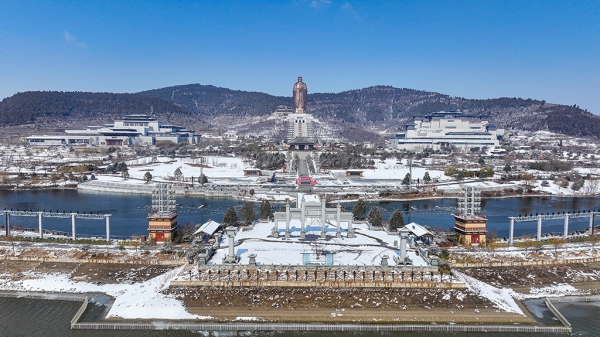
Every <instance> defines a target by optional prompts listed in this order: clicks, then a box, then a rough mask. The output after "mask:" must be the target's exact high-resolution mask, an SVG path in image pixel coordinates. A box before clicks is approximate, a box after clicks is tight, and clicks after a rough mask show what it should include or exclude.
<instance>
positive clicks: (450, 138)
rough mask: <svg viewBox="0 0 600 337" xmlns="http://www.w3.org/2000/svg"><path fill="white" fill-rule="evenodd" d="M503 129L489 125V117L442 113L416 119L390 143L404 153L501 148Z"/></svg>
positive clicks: (449, 112) (455, 112)
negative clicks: (460, 148) (429, 149)
mask: <svg viewBox="0 0 600 337" xmlns="http://www.w3.org/2000/svg"><path fill="white" fill-rule="evenodd" d="M503 135H504V129H498V128H497V127H496V126H495V125H492V124H489V120H488V117H487V116H470V115H465V114H463V113H462V112H458V111H440V112H434V113H432V114H431V115H427V116H415V117H414V119H413V121H412V122H410V123H408V124H406V125H405V126H404V130H403V132H400V133H398V134H396V138H394V139H391V140H390V145H391V147H392V148H396V149H400V150H402V149H404V150H410V151H413V150H422V149H425V148H433V149H436V150H437V149H440V148H444V147H452V146H455V147H463V148H471V147H483V146H488V147H491V146H498V145H500V140H501V139H502V136H503Z"/></svg>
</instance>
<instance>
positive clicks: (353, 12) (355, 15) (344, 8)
mask: <svg viewBox="0 0 600 337" xmlns="http://www.w3.org/2000/svg"><path fill="white" fill-rule="evenodd" d="M340 8H341V9H342V11H344V12H346V13H347V14H348V15H350V16H351V17H352V18H354V20H356V21H358V22H362V18H361V17H360V15H358V12H357V11H356V10H355V9H354V7H352V5H351V4H349V3H347V2H346V3H345V4H343V5H341V6H340Z"/></svg>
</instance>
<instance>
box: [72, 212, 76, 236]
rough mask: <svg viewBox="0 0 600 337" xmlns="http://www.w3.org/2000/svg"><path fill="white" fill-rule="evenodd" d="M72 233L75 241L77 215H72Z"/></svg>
mask: <svg viewBox="0 0 600 337" xmlns="http://www.w3.org/2000/svg"><path fill="white" fill-rule="evenodd" d="M71 232H72V233H71V234H72V236H73V240H75V213H71Z"/></svg>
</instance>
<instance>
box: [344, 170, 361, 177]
mask: <svg viewBox="0 0 600 337" xmlns="http://www.w3.org/2000/svg"><path fill="white" fill-rule="evenodd" d="M363 172H364V171H361V170H347V171H346V177H348V178H362V177H363Z"/></svg>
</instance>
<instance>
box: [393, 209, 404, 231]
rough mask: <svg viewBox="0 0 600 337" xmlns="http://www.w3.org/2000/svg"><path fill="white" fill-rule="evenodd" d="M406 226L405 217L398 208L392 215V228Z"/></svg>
mask: <svg viewBox="0 0 600 337" xmlns="http://www.w3.org/2000/svg"><path fill="white" fill-rule="evenodd" d="M400 227H404V218H403V217H402V211H400V210H399V209H396V210H394V211H393V212H392V215H391V216H390V229H398V228H400Z"/></svg>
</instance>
